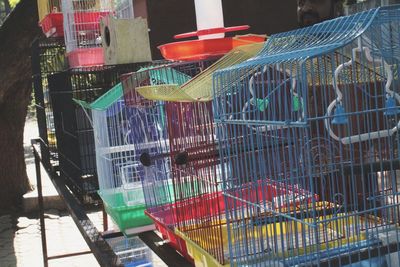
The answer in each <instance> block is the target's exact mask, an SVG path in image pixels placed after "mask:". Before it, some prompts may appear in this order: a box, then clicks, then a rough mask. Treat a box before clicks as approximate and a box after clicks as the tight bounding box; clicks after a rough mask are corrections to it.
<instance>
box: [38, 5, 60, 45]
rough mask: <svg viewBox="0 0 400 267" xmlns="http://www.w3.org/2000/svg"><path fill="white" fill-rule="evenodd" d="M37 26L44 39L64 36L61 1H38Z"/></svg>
mask: <svg viewBox="0 0 400 267" xmlns="http://www.w3.org/2000/svg"><path fill="white" fill-rule="evenodd" d="M37 5H38V13H39V26H40V27H41V28H42V31H43V33H44V34H45V35H46V37H62V36H64V29H63V15H62V12H61V0H38V1H37Z"/></svg>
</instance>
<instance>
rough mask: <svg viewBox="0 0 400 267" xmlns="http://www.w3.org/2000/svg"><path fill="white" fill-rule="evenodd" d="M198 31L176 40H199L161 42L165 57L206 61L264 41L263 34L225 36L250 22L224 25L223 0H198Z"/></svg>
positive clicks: (245, 28)
mask: <svg viewBox="0 0 400 267" xmlns="http://www.w3.org/2000/svg"><path fill="white" fill-rule="evenodd" d="M194 2H195V9H196V23H197V31H193V32H188V33H182V34H177V35H175V36H174V38H175V39H183V38H189V37H196V36H197V37H198V38H199V39H198V40H188V41H180V42H173V43H167V44H163V45H160V46H159V47H158V49H160V51H161V54H162V56H163V57H164V58H165V59H167V60H183V61H192V60H203V59H208V58H213V57H220V56H223V55H225V54H226V53H228V52H229V51H230V50H232V49H233V48H235V47H237V46H241V45H245V44H249V43H255V42H264V41H265V36H262V35H254V34H250V35H243V36H237V37H225V33H226V32H234V31H243V30H248V29H249V28H250V26H249V25H241V26H234V27H224V18H223V12H222V3H221V1H216V0H195V1H194Z"/></svg>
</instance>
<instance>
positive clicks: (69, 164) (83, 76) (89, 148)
mask: <svg viewBox="0 0 400 267" xmlns="http://www.w3.org/2000/svg"><path fill="white" fill-rule="evenodd" d="M138 68H140V65H139V64H129V65H117V66H102V67H90V68H80V69H70V70H67V71H63V72H58V73H55V74H52V75H50V76H49V77H48V81H49V91H50V97H51V100H52V103H53V109H54V110H53V115H54V125H55V133H56V138H57V149H58V153H59V164H60V165H59V168H60V171H61V173H62V175H63V177H65V178H66V179H67V182H69V186H70V187H71V190H72V191H73V192H74V193H75V194H76V195H77V196H78V197H81V198H82V200H83V201H88V202H91V201H92V200H91V198H90V197H89V198H86V196H87V195H90V196H95V193H96V191H97V190H98V180H97V174H96V158H95V142H94V136H93V127H92V125H91V123H90V120H89V119H88V117H87V116H86V114H85V112H84V111H83V110H82V108H80V107H79V106H78V105H76V104H75V103H74V101H73V99H79V100H83V101H87V102H92V101H94V100H95V99H96V98H98V97H99V96H101V95H102V94H104V93H105V92H107V91H108V90H109V89H110V88H112V87H113V86H114V85H116V84H117V83H118V82H119V77H120V75H121V74H123V73H127V72H131V71H134V70H137V69H138Z"/></svg>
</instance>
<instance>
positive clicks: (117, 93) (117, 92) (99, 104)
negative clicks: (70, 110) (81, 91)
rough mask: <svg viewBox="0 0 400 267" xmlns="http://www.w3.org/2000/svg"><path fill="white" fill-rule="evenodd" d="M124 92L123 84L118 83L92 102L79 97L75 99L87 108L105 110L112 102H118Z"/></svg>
mask: <svg viewBox="0 0 400 267" xmlns="http://www.w3.org/2000/svg"><path fill="white" fill-rule="evenodd" d="M123 94H124V91H123V89H122V84H121V83H118V84H117V85H115V86H114V87H113V88H111V89H110V90H109V91H107V92H106V93H105V94H103V95H102V96H100V97H99V98H97V99H96V100H95V101H93V102H92V103H87V102H86V101H82V100H78V99H74V101H75V102H76V103H78V104H79V105H81V106H82V107H84V108H87V109H95V110H105V109H107V108H109V107H110V106H111V105H112V104H114V103H116V102H117V101H118V100H119V99H121V97H122V96H123Z"/></svg>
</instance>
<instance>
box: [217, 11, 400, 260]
mask: <svg viewBox="0 0 400 267" xmlns="http://www.w3.org/2000/svg"><path fill="white" fill-rule="evenodd" d="M399 23H400V7H399V6H393V7H384V8H379V9H374V10H370V11H367V12H363V13H358V14H355V15H353V16H348V17H340V18H337V19H334V20H331V21H326V22H322V23H320V24H316V25H314V26H312V27H308V28H303V29H300V30H295V31H291V32H287V33H281V34H276V35H272V36H271V37H270V38H269V39H268V41H267V42H266V44H265V46H264V48H263V49H262V51H261V52H260V53H259V54H258V55H256V56H255V57H253V58H252V59H250V60H248V61H246V62H244V63H241V64H238V65H236V66H233V67H231V68H226V69H224V70H221V71H218V72H216V73H215V75H214V91H215V93H216V94H217V96H216V98H215V100H214V111H215V121H216V125H217V126H216V127H217V129H218V131H217V136H218V138H219V151H220V156H224V157H226V156H229V157H228V159H227V160H224V161H221V163H222V173H224V174H226V175H224V176H222V178H223V194H224V196H225V204H226V207H225V209H226V210H227V212H226V220H227V228H228V229H227V231H228V242H229V250H230V262H231V266H250V265H251V266H305V265H307V266H309V265H316V266H320V265H324V266H325V265H326V266H350V265H351V264H355V263H356V264H357V266H361V265H360V264H366V265H368V264H376V265H373V266H397V265H398V261H399V254H398V251H400V247H399V244H398V242H397V241H396V239H397V238H398V235H399V211H400V210H399V205H400V203H399V199H398V190H399V189H398V185H397V175H398V173H399V172H398V170H399V167H400V165H399V152H398V151H399V138H398V133H397V130H398V128H399V126H400V120H399V114H400V109H399V103H400V95H399V68H398V66H399V65H398V64H399V60H400V57H399V52H400V50H399V46H398V40H399V37H400V31H399V29H400V27H399ZM259 181H261V182H262V183H264V184H270V183H275V182H279V183H280V184H281V186H280V188H282V189H284V190H286V188H288V187H290V188H297V189H299V190H305V191H306V192H310V194H311V195H312V196H313V197H312V198H308V201H303V199H304V197H303V196H302V195H303V194H298V193H297V192H296V191H297V190H289V191H288V192H291V193H290V194H289V193H287V194H285V197H284V198H278V199H273V200H272V204H273V205H272V206H271V205H270V204H271V201H270V200H269V199H267V198H266V197H265V194H256V193H255V192H254V191H253V195H254V199H251V201H249V199H246V197H245V195H243V196H242V194H241V193H240V192H241V190H242V188H244V187H245V188H246V187H248V184H249V183H250V184H256V183H258V182H259ZM296 199H298V200H299V204H300V205H296V208H295V209H287V208H286V207H285V206H286V205H285V206H284V207H285V208H278V209H274V208H273V207H276V206H278V207H280V206H281V203H282V202H283V203H290V202H291V201H293V200H296ZM235 202H239V203H242V204H241V205H242V208H241V209H240V210H237V209H235ZM374 257H376V258H374ZM372 258H374V259H372ZM364 261H367V262H364ZM351 266H356V265H351Z"/></svg>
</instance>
